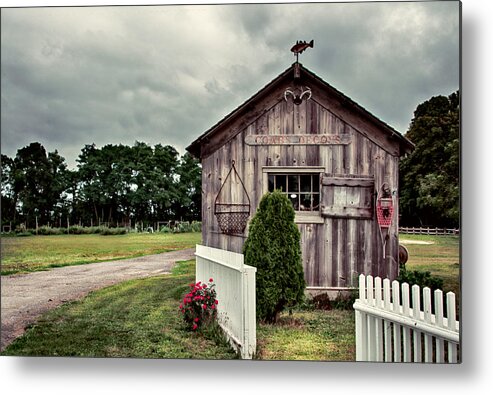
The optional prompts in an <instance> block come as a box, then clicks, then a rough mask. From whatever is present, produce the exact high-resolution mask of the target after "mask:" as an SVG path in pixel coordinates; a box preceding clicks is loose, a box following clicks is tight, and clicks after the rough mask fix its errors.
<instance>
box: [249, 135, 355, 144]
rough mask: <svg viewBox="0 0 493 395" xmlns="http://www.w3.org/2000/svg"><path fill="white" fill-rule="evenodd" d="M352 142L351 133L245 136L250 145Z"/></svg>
mask: <svg viewBox="0 0 493 395" xmlns="http://www.w3.org/2000/svg"><path fill="white" fill-rule="evenodd" d="M350 142H351V137H350V135H349V134H269V135H265V134H251V135H249V136H246V137H245V143H246V144H248V145H336V144H349V143H350Z"/></svg>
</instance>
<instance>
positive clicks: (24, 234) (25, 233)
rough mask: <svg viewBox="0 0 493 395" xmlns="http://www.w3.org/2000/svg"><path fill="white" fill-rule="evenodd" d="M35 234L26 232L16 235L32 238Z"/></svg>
mask: <svg viewBox="0 0 493 395" xmlns="http://www.w3.org/2000/svg"><path fill="white" fill-rule="evenodd" d="M32 235H33V234H32V233H31V232H29V231H25V232H19V233H17V234H16V236H17V237H27V236H32Z"/></svg>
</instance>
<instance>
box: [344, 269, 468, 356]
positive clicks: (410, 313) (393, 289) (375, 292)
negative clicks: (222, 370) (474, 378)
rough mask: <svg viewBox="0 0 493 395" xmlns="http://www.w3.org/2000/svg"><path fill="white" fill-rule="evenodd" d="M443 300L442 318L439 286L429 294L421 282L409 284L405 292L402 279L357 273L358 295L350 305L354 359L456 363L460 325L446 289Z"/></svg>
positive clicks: (451, 295)
mask: <svg viewBox="0 0 493 395" xmlns="http://www.w3.org/2000/svg"><path fill="white" fill-rule="evenodd" d="M382 283H383V290H382ZM421 291H422V292H423V299H421ZM432 299H434V302H433V300H432ZM446 299H447V300H446V307H445V311H446V313H447V317H444V306H443V292H442V291H441V290H436V291H434V293H433V297H432V292H431V290H430V289H429V288H427V287H425V288H423V290H421V289H420V287H419V286H418V285H413V286H412V287H411V292H410V287H409V284H407V283H403V284H399V282H398V281H393V282H392V284H391V283H390V281H389V279H384V280H383V281H382V280H381V279H380V278H379V277H372V276H366V277H365V276H364V275H360V276H359V298H358V299H357V300H356V301H355V303H354V305H353V306H354V309H355V325H356V360H357V361H386V362H425V363H444V362H448V363H457V361H458V359H459V356H458V348H459V346H460V338H459V329H460V327H459V323H458V321H457V318H456V305H455V295H454V294H453V293H452V292H449V293H447V295H446ZM433 309H434V310H433ZM445 345H446V347H445ZM423 359H424V361H423Z"/></svg>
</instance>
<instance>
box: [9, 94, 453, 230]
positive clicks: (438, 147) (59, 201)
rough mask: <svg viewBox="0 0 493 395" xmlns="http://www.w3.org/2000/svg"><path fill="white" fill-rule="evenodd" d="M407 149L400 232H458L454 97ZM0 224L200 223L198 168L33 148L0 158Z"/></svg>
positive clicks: (114, 153) (415, 129)
mask: <svg viewBox="0 0 493 395" xmlns="http://www.w3.org/2000/svg"><path fill="white" fill-rule="evenodd" d="M406 137H407V138H409V139H410V140H411V141H412V142H413V143H414V144H415V145H416V147H415V150H414V151H413V152H412V153H411V154H409V155H408V156H406V157H405V158H402V159H401V161H400V172H399V173H400V174H399V204H400V206H399V211H400V225H402V226H418V227H420V226H430V227H448V228H458V227H459V225H460V224H459V222H460V211H459V209H460V141H459V139H460V95H459V91H457V92H454V93H452V94H451V95H449V96H448V97H447V96H434V97H432V98H430V99H429V100H426V101H425V102H423V103H421V104H419V105H418V106H417V108H416V110H415V112H414V117H413V119H412V121H411V124H410V127H409V130H408V131H407V133H406ZM1 167H2V188H1V195H2V197H1V199H2V200H1V215H2V223H3V224H4V225H5V224H9V223H12V224H13V226H16V225H19V224H21V223H25V224H26V227H31V228H32V227H34V226H35V221H36V220H37V221H38V223H39V224H40V225H47V224H51V225H52V226H62V225H63V226H67V222H69V223H70V224H74V225H75V224H79V223H81V224H82V225H86V226H88V225H99V224H101V223H103V224H107V225H110V226H112V225H116V224H123V223H125V224H130V223H133V224H135V223H142V224H143V225H144V226H147V225H149V224H154V223H155V222H157V221H168V220H182V221H187V220H188V221H192V220H200V218H201V197H202V196H201V168H200V164H199V161H198V160H197V159H195V158H193V157H192V156H191V155H189V154H188V153H186V154H184V155H183V156H181V157H180V156H179V154H178V152H177V151H176V149H175V148H173V147H172V146H169V145H166V146H163V145H160V144H157V145H155V146H154V147H152V146H149V145H148V144H146V143H143V142H138V141H137V142H135V144H134V145H133V146H126V145H121V144H120V145H111V144H110V145H105V146H103V147H101V148H97V147H96V146H95V145H94V144H92V145H86V146H84V148H82V150H81V153H80V155H79V157H78V159H77V169H75V170H70V169H68V167H67V164H66V162H65V159H64V158H63V157H62V156H60V155H59V153H58V152H57V151H56V150H55V151H54V152H46V150H45V148H44V147H43V146H42V145H41V144H40V143H37V142H36V143H31V144H30V145H29V146H27V147H24V148H21V149H19V150H18V151H17V154H16V156H15V157H14V158H9V157H8V156H6V155H3V154H2V155H1Z"/></svg>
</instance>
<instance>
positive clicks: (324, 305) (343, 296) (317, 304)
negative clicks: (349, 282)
mask: <svg viewBox="0 0 493 395" xmlns="http://www.w3.org/2000/svg"><path fill="white" fill-rule="evenodd" d="M357 298H358V291H357V290H351V291H349V293H347V292H345V293H343V292H340V291H339V292H338V293H337V296H336V298H335V299H330V298H329V296H328V295H327V294H326V293H322V294H320V295H316V296H314V297H313V298H312V299H311V301H310V304H311V305H312V306H313V307H314V308H315V309H317V310H352V309H353V304H354V302H355V300H356V299H357Z"/></svg>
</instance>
